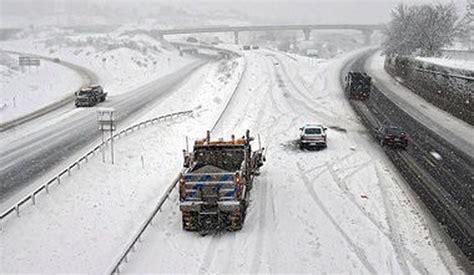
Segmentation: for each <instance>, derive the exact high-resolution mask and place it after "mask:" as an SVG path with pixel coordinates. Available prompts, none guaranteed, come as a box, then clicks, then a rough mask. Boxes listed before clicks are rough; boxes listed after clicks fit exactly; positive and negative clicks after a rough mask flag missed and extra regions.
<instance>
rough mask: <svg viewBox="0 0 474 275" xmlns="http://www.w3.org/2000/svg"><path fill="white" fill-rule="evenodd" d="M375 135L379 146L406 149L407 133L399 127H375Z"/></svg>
mask: <svg viewBox="0 0 474 275" xmlns="http://www.w3.org/2000/svg"><path fill="white" fill-rule="evenodd" d="M375 137H376V139H377V141H378V142H379V143H380V145H381V146H389V147H392V148H402V149H406V148H407V146H408V134H407V133H406V132H405V130H403V129H402V128H401V127H397V126H380V127H379V128H376V129H375Z"/></svg>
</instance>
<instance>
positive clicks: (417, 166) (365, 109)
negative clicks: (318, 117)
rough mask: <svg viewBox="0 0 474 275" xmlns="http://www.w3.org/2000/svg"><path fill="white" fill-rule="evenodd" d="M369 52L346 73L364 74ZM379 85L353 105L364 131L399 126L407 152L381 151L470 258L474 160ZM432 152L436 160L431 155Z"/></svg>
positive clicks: (473, 215) (473, 222)
mask: <svg viewBox="0 0 474 275" xmlns="http://www.w3.org/2000/svg"><path fill="white" fill-rule="evenodd" d="M370 54H371V53H368V54H365V55H363V56H361V57H360V58H358V59H356V60H355V62H354V63H353V64H351V65H349V66H347V67H346V69H345V72H347V71H348V70H352V71H361V72H364V71H365V63H366V61H367V59H368V58H369V56H370ZM378 84H379V83H376V84H375V86H374V87H373V88H372V92H371V95H370V98H369V100H367V101H352V102H351V104H352V106H353V107H354V109H355V110H356V112H358V113H359V115H361V116H363V117H365V118H363V120H364V121H365V123H366V126H367V127H369V130H370V127H375V126H377V125H379V124H381V123H386V124H393V125H398V126H401V127H403V128H404V129H405V130H406V131H407V132H408V133H409V135H410V139H411V144H410V145H409V147H408V148H407V150H406V151H397V150H391V149H389V148H385V152H386V154H387V155H388V156H389V158H390V159H391V160H392V162H393V163H394V165H395V166H396V167H397V168H398V169H399V171H400V173H401V174H402V176H403V177H404V178H405V179H406V180H407V182H408V184H409V185H410V186H411V188H412V189H413V190H414V191H415V192H416V193H417V194H418V195H419V196H420V198H421V199H422V201H423V202H424V203H425V205H427V207H428V208H429V209H430V210H431V211H432V213H433V215H434V216H435V217H436V218H437V219H438V220H439V221H440V222H441V223H442V224H444V225H445V226H446V228H447V231H448V233H449V234H450V236H451V237H452V238H453V240H454V242H455V243H456V244H457V245H458V246H459V247H460V248H461V250H463V252H464V253H465V254H466V255H467V256H468V257H469V258H470V259H471V260H472V259H473V257H474V255H473V254H472V251H473V243H472V238H473V236H474V235H473V234H474V232H473V230H474V229H473V228H474V211H473V205H472V194H473V193H474V190H473V188H474V187H473V179H474V156H472V155H470V154H469V153H466V152H465V151H464V150H463V148H464V147H463V146H461V147H460V148H458V147H456V146H455V145H453V144H452V143H451V142H449V141H448V140H446V139H445V138H444V137H442V136H440V135H439V133H438V132H437V131H433V130H431V129H430V128H428V127H426V126H425V125H424V124H425V123H427V124H429V123H432V122H431V121H423V120H420V117H417V118H414V117H412V116H411V115H410V114H409V113H407V112H406V111H404V110H403V109H401V108H400V107H399V104H402V103H403V101H397V103H394V102H392V101H391V99H390V98H388V97H387V96H386V95H385V93H387V90H386V89H387V87H383V89H384V92H381V91H380V90H379V87H378ZM445 134H446V133H445ZM448 134H451V135H454V134H455V133H453V132H449V133H448ZM432 152H436V153H438V154H439V155H440V156H441V158H436V157H434V156H433V154H432ZM469 251H471V252H469Z"/></svg>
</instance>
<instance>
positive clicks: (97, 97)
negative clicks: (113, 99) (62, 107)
mask: <svg viewBox="0 0 474 275" xmlns="http://www.w3.org/2000/svg"><path fill="white" fill-rule="evenodd" d="M106 96H107V93H104V89H103V88H102V87H101V86H100V85H91V86H89V87H87V88H82V89H81V90H80V91H79V92H76V101H75V105H76V107H92V106H95V105H96V104H97V103H99V102H103V101H105V98H106Z"/></svg>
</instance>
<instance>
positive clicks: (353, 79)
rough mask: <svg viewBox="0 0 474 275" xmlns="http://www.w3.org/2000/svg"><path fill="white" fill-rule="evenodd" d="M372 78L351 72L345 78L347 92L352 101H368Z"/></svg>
mask: <svg viewBox="0 0 474 275" xmlns="http://www.w3.org/2000/svg"><path fill="white" fill-rule="evenodd" d="M371 87H372V78H371V77H370V76H369V75H368V74H366V73H361V72H349V73H348V74H347V76H346V77H345V90H346V92H348V93H349V98H350V99H356V100H366V99H368V98H369V96H370V90H371Z"/></svg>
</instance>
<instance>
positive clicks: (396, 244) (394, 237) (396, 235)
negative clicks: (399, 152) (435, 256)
mask: <svg viewBox="0 0 474 275" xmlns="http://www.w3.org/2000/svg"><path fill="white" fill-rule="evenodd" d="M375 174H376V176H377V182H378V184H377V185H378V186H379V188H380V192H381V193H382V202H383V205H384V208H385V213H386V220H387V224H388V228H389V238H390V240H391V241H392V246H393V248H394V249H395V253H396V255H397V260H398V263H399V264H400V267H401V268H402V271H403V273H405V274H410V269H409V268H408V264H407V260H406V257H407V256H408V257H409V260H410V262H411V263H412V265H413V267H414V268H415V269H416V270H417V271H418V272H419V273H420V274H429V272H428V270H427V269H426V267H425V266H424V265H423V263H422V262H421V261H420V259H418V258H416V257H415V256H414V255H413V254H412V253H411V252H410V251H409V250H408V249H407V248H405V246H404V245H403V240H402V234H401V233H400V231H399V230H398V223H397V222H396V218H395V216H394V213H393V210H392V209H394V205H393V203H392V201H391V200H390V197H391V196H390V194H389V191H388V190H387V187H386V186H385V184H386V182H385V181H384V180H383V176H382V175H381V172H380V168H379V167H378V166H377V165H375Z"/></svg>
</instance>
